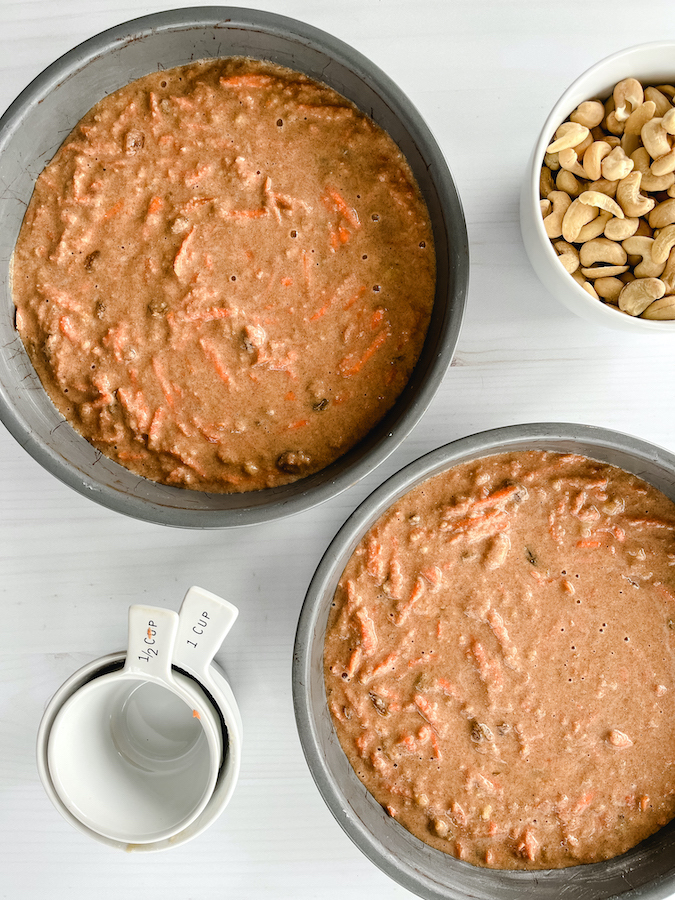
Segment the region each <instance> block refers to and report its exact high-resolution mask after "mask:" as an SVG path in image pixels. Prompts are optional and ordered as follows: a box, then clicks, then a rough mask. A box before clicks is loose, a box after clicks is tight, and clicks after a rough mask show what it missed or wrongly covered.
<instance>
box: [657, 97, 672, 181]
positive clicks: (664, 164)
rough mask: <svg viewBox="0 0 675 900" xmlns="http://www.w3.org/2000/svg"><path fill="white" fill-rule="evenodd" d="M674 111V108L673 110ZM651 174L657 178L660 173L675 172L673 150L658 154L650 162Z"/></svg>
mask: <svg viewBox="0 0 675 900" xmlns="http://www.w3.org/2000/svg"><path fill="white" fill-rule="evenodd" d="M673 112H675V109H674V110H673ZM651 172H652V175H655V176H656V177H657V178H658V177H659V176H661V175H670V174H671V173H672V172H675V150H670V151H669V152H668V153H666V154H665V156H659V158H658V159H655V160H654V162H653V163H652V164H651Z"/></svg>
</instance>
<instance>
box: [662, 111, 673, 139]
mask: <svg viewBox="0 0 675 900" xmlns="http://www.w3.org/2000/svg"><path fill="white" fill-rule="evenodd" d="M661 128H663V129H665V130H666V131H667V132H668V134H675V107H672V106H671V107H670V109H669V110H668V112H666V113H664V115H663V118H662V119H661Z"/></svg>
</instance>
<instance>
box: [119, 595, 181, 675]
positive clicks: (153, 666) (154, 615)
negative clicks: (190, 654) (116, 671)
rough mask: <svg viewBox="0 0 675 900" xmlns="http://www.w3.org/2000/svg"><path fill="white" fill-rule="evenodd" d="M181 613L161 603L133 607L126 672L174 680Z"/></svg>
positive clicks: (130, 618) (131, 609)
mask: <svg viewBox="0 0 675 900" xmlns="http://www.w3.org/2000/svg"><path fill="white" fill-rule="evenodd" d="M177 633H178V613H176V612H174V611H173V610H172V609H162V607H159V606H143V605H141V604H136V605H134V606H130V607H129V640H128V644H127V658H126V662H125V664H124V672H125V673H127V674H128V675H139V676H141V677H142V678H147V679H148V680H159V681H163V682H167V681H171V680H172V679H173V676H172V674H171V661H172V659H173V651H174V646H175V643H176V635H177Z"/></svg>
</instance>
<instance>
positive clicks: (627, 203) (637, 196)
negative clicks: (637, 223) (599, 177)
mask: <svg viewBox="0 0 675 900" xmlns="http://www.w3.org/2000/svg"><path fill="white" fill-rule="evenodd" d="M641 183H642V173H641V172H630V173H629V174H628V175H626V177H625V178H622V179H621V181H620V182H619V183H618V185H617V187H616V200H617V203H618V204H619V206H620V207H621V209H622V210H623V211H624V215H626V216H629V218H631V219H634V218H638V217H640V216H646V215H647V213H648V212H650V211H651V210H652V209H653V208H654V204H655V203H656V201H655V200H653V199H652V198H651V197H643V196H642V194H641V193H640V185H641Z"/></svg>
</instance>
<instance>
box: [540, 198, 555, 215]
mask: <svg viewBox="0 0 675 900" xmlns="http://www.w3.org/2000/svg"><path fill="white" fill-rule="evenodd" d="M539 209H540V210H541V214H542V216H543V218H544V219H545V218H546V216H547V215H548V214H549V213H550V212H551V210H552V209H553V204H552V203H551V201H550V200H547V199H546V198H545V197H542V199H541V200H540V201H539Z"/></svg>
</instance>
